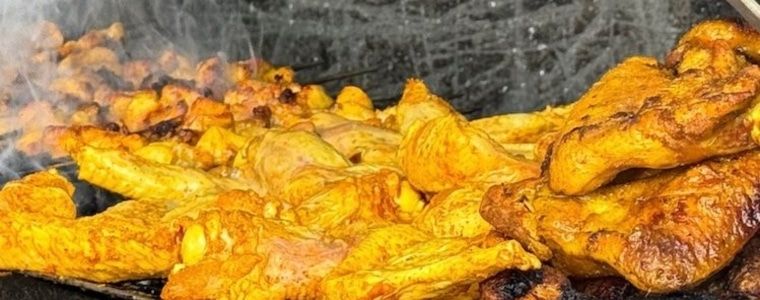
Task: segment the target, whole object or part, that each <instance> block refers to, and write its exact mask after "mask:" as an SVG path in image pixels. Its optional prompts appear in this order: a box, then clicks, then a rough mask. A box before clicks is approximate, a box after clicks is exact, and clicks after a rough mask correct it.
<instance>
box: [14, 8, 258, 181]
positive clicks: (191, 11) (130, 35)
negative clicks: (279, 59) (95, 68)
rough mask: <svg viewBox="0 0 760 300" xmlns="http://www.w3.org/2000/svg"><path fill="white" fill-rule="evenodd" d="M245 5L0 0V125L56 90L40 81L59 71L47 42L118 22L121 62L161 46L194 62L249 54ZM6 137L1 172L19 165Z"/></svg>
mask: <svg viewBox="0 0 760 300" xmlns="http://www.w3.org/2000/svg"><path fill="white" fill-rule="evenodd" d="M247 12H248V6H247V5H245V4H244V3H243V2H242V1H238V0H233V1H222V0H163V1H149V0H2V1H0V36H2V37H3V38H2V41H0V101H5V102H9V103H12V105H10V106H5V107H3V109H0V127H2V126H3V125H2V124H4V123H12V122H3V121H4V119H3V118H5V117H7V118H15V117H16V115H17V112H18V111H17V110H18V109H19V107H22V106H23V105H24V104H25V103H28V101H34V100H54V99H50V98H51V97H56V95H53V94H48V93H47V88H46V87H48V86H49V84H50V83H51V81H52V80H53V79H55V77H56V76H60V74H57V73H56V68H57V57H55V53H56V51H55V49H52V47H53V46H50V45H53V44H56V42H60V40H61V39H65V40H72V39H77V38H79V37H80V36H82V35H83V34H85V33H86V32H88V31H90V30H94V29H103V28H107V27H108V26H109V25H111V24H112V23H114V22H120V23H122V24H123V25H124V32H125V36H124V39H123V49H120V51H119V53H118V54H119V55H120V57H121V59H122V62H123V61H127V60H136V59H153V58H156V57H157V56H158V55H159V54H160V53H161V52H163V51H164V50H167V49H173V50H174V51H176V52H177V53H179V54H182V55H184V56H186V57H188V58H189V59H191V61H196V62H197V61H199V60H201V59H204V58H206V57H209V56H215V55H218V56H220V57H223V58H228V59H230V60H241V59H247V58H253V57H254V56H255V53H254V51H253V48H252V47H251V44H252V43H251V41H250V34H249V29H248V27H247V26H246V24H244V22H243V15H244V14H246V13H247ZM44 22H50V23H52V24H56V25H57V26H58V28H59V29H60V32H61V33H62V36H60V35H58V36H51V35H49V34H45V30H44V27H43V28H41V27H40V24H45V23H44ZM50 23H47V24H48V26H50V25H49V24H50ZM41 29H42V34H40V32H41ZM46 47H47V48H49V49H48V51H42V49H45V48H46ZM51 49H52V50H51ZM2 97H6V98H5V99H2ZM8 98H10V100H9V99H8ZM8 100H9V101H8ZM9 107H10V108H9ZM0 132H5V130H3V128H0ZM7 145H13V143H7ZM7 145H6V146H4V147H0V175H6V177H7V175H8V173H9V172H10V171H9V170H14V169H17V168H18V166H16V164H17V163H18V162H17V160H16V158H15V157H14V155H15V154H14V152H15V151H14V150H13V147H12V146H7ZM24 163H25V164H29V163H32V164H33V165H35V164H36V163H35V162H33V161H25V162H24Z"/></svg>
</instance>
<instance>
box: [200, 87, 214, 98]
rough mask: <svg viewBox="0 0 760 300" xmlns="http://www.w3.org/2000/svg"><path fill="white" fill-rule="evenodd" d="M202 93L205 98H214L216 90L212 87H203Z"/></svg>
mask: <svg viewBox="0 0 760 300" xmlns="http://www.w3.org/2000/svg"><path fill="white" fill-rule="evenodd" d="M201 95H203V97H204V98H214V90H212V89H211V88H203V89H202V90H201Z"/></svg>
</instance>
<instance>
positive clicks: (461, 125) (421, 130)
mask: <svg viewBox="0 0 760 300" xmlns="http://www.w3.org/2000/svg"><path fill="white" fill-rule="evenodd" d="M398 159H399V165H400V166H401V169H402V170H403V171H404V174H406V176H407V177H408V178H409V181H410V182H411V183H412V184H413V185H414V186H415V187H417V188H418V189H420V190H422V191H425V192H440V191H443V190H446V189H451V188H455V187H460V186H463V185H465V184H466V183H467V182H472V181H474V180H475V178H477V177H478V176H482V175H484V174H487V173H489V172H492V171H495V170H500V171H502V173H503V174H507V173H511V176H509V177H504V179H505V180H507V181H509V182H514V181H520V180H523V179H526V178H532V177H536V176H538V164H537V163H535V162H531V161H527V160H524V159H521V158H519V157H516V156H513V155H512V154H510V153H508V152H507V151H506V150H504V148H502V147H501V146H500V145H499V144H497V143H496V142H494V141H493V140H492V139H491V138H489V137H488V135H486V134H485V133H483V132H482V131H480V130H478V129H475V128H473V127H472V126H470V125H469V124H468V123H467V121H464V120H461V119H459V118H458V117H456V116H453V115H449V116H443V117H439V118H436V119H431V120H429V121H427V122H424V123H423V122H416V123H415V124H414V125H412V126H411V127H410V128H409V129H408V130H407V132H406V134H405V135H404V137H403V139H402V141H401V145H400V147H399V152H398Z"/></svg>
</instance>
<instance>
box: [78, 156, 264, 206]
mask: <svg viewBox="0 0 760 300" xmlns="http://www.w3.org/2000/svg"><path fill="white" fill-rule="evenodd" d="M71 156H72V158H74V160H75V161H76V162H77V164H78V165H79V178H81V179H83V180H86V181H88V182H90V183H92V184H95V185H97V186H100V187H103V188H105V189H107V190H109V191H113V192H116V193H119V194H121V195H124V196H126V197H130V198H138V199H141V198H155V199H167V200H170V199H185V198H187V197H190V196H203V195H213V194H217V193H220V192H222V191H225V190H232V189H238V190H252V191H255V192H257V193H259V194H263V193H264V189H263V188H262V187H261V186H260V185H259V184H258V182H243V181H240V180H236V179H231V178H223V177H218V176H215V175H211V174H208V173H205V172H203V171H200V170H198V169H194V168H186V167H180V166H175V165H164V164H160V163H155V162H151V161H148V160H145V159H142V158H140V157H138V156H136V155H134V154H130V153H127V152H124V151H121V150H111V149H101V148H95V147H92V146H84V147H82V148H81V149H78V150H76V151H75V152H73V153H72V154H71Z"/></svg>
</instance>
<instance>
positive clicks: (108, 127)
mask: <svg viewBox="0 0 760 300" xmlns="http://www.w3.org/2000/svg"><path fill="white" fill-rule="evenodd" d="M103 128H105V129H106V130H108V131H113V132H120V131H121V126H120V125H119V124H118V123H116V122H108V123H106V124H105V125H103Z"/></svg>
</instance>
